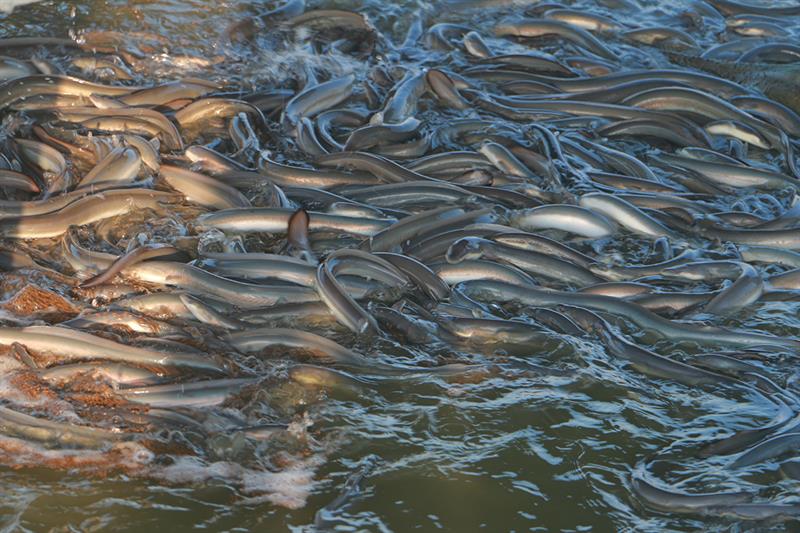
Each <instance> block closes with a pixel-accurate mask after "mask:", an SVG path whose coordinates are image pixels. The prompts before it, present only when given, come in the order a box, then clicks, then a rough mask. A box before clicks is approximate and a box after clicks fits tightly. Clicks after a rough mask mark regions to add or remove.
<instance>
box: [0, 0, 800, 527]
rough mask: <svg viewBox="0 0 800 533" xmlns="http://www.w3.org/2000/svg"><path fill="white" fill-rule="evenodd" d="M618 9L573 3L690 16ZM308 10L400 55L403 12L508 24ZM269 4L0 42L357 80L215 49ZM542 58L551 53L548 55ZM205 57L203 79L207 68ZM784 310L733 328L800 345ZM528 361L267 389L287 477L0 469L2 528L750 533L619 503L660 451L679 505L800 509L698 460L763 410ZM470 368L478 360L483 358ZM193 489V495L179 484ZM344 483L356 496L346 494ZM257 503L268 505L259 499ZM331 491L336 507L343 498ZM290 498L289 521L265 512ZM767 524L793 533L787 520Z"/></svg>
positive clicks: (595, 357)
mask: <svg viewBox="0 0 800 533" xmlns="http://www.w3.org/2000/svg"><path fill="white" fill-rule="evenodd" d="M518 4H525V2H519V3H518ZM614 4H615V2H613V1H608V2H598V3H594V2H587V3H585V5H586V6H591V9H597V10H598V12H601V13H605V14H609V15H612V16H613V17H614V18H616V19H617V20H624V21H625V22H628V23H630V24H631V25H632V26H637V25H638V26H646V25H653V24H656V23H658V24H662V25H674V24H676V20H678V19H677V18H676V16H677V14H678V13H680V12H681V11H682V10H684V9H687V8H689V7H690V6H691V3H690V2H685V1H683V0H679V1H675V2H668V3H667V2H658V1H645V0H641V1H639V2H636V1H635V0H634V1H632V2H630V5H632V6H633V8H631V7H625V4H628V2H620V3H619V4H620V6H621V7H615V5H614ZM309 5H310V7H322V6H324V7H335V8H341V9H354V8H357V9H359V10H361V11H363V12H365V13H367V14H368V15H369V17H370V20H371V21H372V23H373V24H374V25H375V26H376V27H377V28H379V29H380V30H381V31H382V32H384V33H385V34H386V35H387V36H389V37H390V38H391V39H392V40H394V41H395V42H398V41H400V40H402V38H403V36H404V34H405V32H406V30H407V28H408V26H409V24H410V22H411V20H412V15H414V14H416V13H420V14H422V15H423V17H424V19H425V20H426V26H429V25H431V24H432V23H434V22H443V21H449V22H458V23H464V24H467V25H471V26H474V27H475V28H476V29H477V30H478V31H481V30H484V31H483V33H484V35H486V36H489V35H491V31H490V28H491V27H492V26H493V25H494V23H495V21H497V20H500V19H501V18H502V17H503V16H505V15H506V14H508V13H509V12H514V10H516V9H519V7H514V6H512V7H499V8H496V9H495V8H492V9H488V8H487V9H479V10H457V9H454V8H452V7H451V6H444V5H442V4H440V3H437V2H411V1H408V2H391V3H390V2H379V1H368V2H364V3H359V2H346V1H331V2H309ZM575 5H578V6H581V5H584V3H576V4H575ZM270 7H271V4H269V3H268V4H257V3H252V2H247V1H238V0H231V1H227V2H202V1H194V2H193V1H177V0H173V1H170V0H152V1H149V2H135V3H128V2H121V1H107V2H42V3H37V4H33V5H29V6H24V7H21V8H18V9H16V10H15V11H14V12H13V13H11V14H9V15H0V34H3V35H9V36H11V35H56V36H64V35H80V34H81V33H82V32H84V31H88V30H99V29H101V30H116V31H121V32H129V31H145V32H153V33H156V34H159V35H162V36H164V37H166V40H167V44H166V45H165V50H164V53H163V54H162V55H157V56H155V57H153V64H152V65H151V69H152V74H151V76H153V77H159V76H164V77H166V78H172V79H174V78H179V77H180V76H181V75H194V76H203V77H209V78H212V79H217V80H220V81H225V82H226V83H227V84H228V85H229V86H232V87H236V86H241V87H242V88H244V89H245V90H253V89H260V88H268V87H270V86H280V85H281V84H282V82H283V81H284V80H285V79H290V78H295V77H297V76H298V73H301V72H303V69H304V68H308V67H309V66H311V67H314V66H321V67H322V68H324V69H332V70H337V69H338V70H340V71H348V70H355V71H357V72H364V71H365V70H366V68H367V67H366V65H362V64H360V62H359V61H358V60H355V59H353V58H350V57H346V56H342V55H336V54H334V55H332V56H328V57H315V56H314V55H313V54H309V53H308V51H307V50H306V49H304V48H303V47H301V46H297V45H287V44H286V43H284V42H280V41H276V39H275V37H274V35H272V34H271V33H270V32H269V31H267V32H265V33H261V34H259V35H258V37H257V40H256V42H255V44H254V45H253V46H252V47H248V46H236V47H230V46H229V45H225V44H223V43H222V42H221V40H220V35H221V33H222V32H223V31H224V30H225V28H226V27H227V26H228V25H229V24H230V23H231V22H232V21H235V20H239V19H241V18H243V17H246V16H248V15H249V14H254V13H259V12H264V11H265V10H266V9H268V8H270ZM587 8H588V7H587ZM720 24H721V23H720ZM720 31H721V30H720V27H719V26H714V25H713V24H711V25H708V26H706V27H705V28H703V29H702V30H701V31H699V32H694V33H693V36H694V37H695V38H696V39H698V41H700V42H703V43H711V42H716V40H717V34H718V33H719V32H720ZM490 42H492V41H491V40H490ZM498 42H499V41H498ZM611 46H612V47H613V48H614V49H615V50H618V51H620V52H621V53H622V54H623V57H624V58H625V59H624V60H623V62H624V63H625V64H628V65H631V66H633V65H642V66H652V65H658V64H659V61H660V59H659V56H658V54H655V53H654V52H652V51H650V50H649V49H646V48H636V47H634V46H631V45H627V44H619V43H617V44H612V45H611ZM517 49H519V50H523V49H524V47H522V46H519V47H518V48H517ZM545 49H547V50H548V51H551V52H555V53H556V55H559V54H561V53H562V52H561V51H560V50H559V48H558V45H557V44H555V45H546V46H545ZM42 53H44V54H46V52H42ZM51 59H52V60H54V61H56V62H58V61H60V60H61V59H62V58H59V57H58V56H56V57H51ZM209 59H210V60H211V62H212V63H214V64H213V65H211V66H207V67H206V66H204V65H203V64H204V62H205V61H206V60H209ZM390 60H391V58H390ZM394 60H396V61H404V62H408V61H416V62H419V63H420V64H422V65H429V66H434V65H438V64H442V63H445V64H449V65H451V66H457V65H458V64H459V61H461V60H460V59H458V58H453V57H451V56H450V55H448V54H447V53H445V52H429V53H424V52H423V51H422V50H421V51H420V53H419V54H417V55H414V56H413V57H410V58H409V57H406V58H395V59H394ZM197 65H200V67H201V68H197ZM143 81H144V80H143ZM639 249H641V250H642V252H637V250H639ZM623 250H624V252H625V257H626V258H627V259H628V260H630V261H634V260H635V259H636V258H637V255H638V256H640V257H639V258H641V257H643V254H644V241H638V240H637V239H635V238H625V239H622V240H618V241H616V242H615V243H611V244H608V245H606V247H605V249H603V250H601V252H602V253H608V254H618V255H619V254H620V252H621V251H623ZM631 250H633V251H631ZM797 312H798V306H797V304H794V303H765V304H763V305H760V306H759V307H758V308H757V309H756V310H755V311H753V313H752V314H751V315H750V316H749V317H747V318H741V319H738V318H733V319H730V321H729V322H728V324H727V325H730V326H737V325H745V326H747V327H748V328H749V329H751V330H762V331H773V332H776V333H781V334H787V335H796V334H797V332H798V328H799V327H800V323H799V322H798V321H797ZM344 340H347V339H346V338H344ZM360 348H361V349H362V351H364V352H365V353H370V354H375V355H376V356H378V357H385V358H391V357H398V356H403V357H411V358H416V359H424V358H425V357H427V356H430V355H438V356H441V357H442V358H443V359H444V360H447V359H448V358H451V357H453V356H456V357H457V356H459V354H456V353H453V352H452V349H450V348H446V347H433V348H432V349H431V350H432V351H433V353H432V354H425V353H424V350H421V349H419V348H411V347H404V346H400V345H397V344H395V343H393V342H391V341H388V340H383V341H380V342H379V343H378V344H377V345H375V346H363V347H360ZM656 349H657V350H661V351H662V353H665V354H669V355H678V356H680V355H681V348H680V347H675V346H672V345H671V344H669V343H662V344H660V345H657V346H656ZM525 355H526V356H527V357H525V358H523V359H524V360H525V361H529V362H534V363H538V364H541V365H544V366H549V367H553V368H555V369H558V370H561V371H563V372H562V374H563V375H557V376H542V375H538V373H535V372H530V371H528V370H525V368H524V366H520V367H519V368H517V369H515V368H507V369H504V370H502V371H498V372H494V373H490V374H484V375H480V376H456V377H446V376H428V377H419V378H414V379H410V378H404V379H402V380H401V379H389V378H380V379H379V378H376V381H378V385H376V386H375V387H374V388H373V390H370V391H368V392H367V393H363V394H359V395H356V396H350V397H348V396H347V395H336V394H331V395H330V396H329V397H325V398H322V397H314V396H313V395H309V394H308V393H306V392H303V393H300V392H296V391H289V392H286V393H285V394H284V395H283V396H281V394H282V393H278V392H275V391H269V392H267V395H268V396H269V395H271V396H270V397H269V398H268V399H267V400H265V402H266V403H269V404H270V405H278V404H280V405H281V406H283V408H285V409H286V411H287V412H292V413H297V412H300V411H301V410H305V411H306V417H307V418H306V419H307V420H308V421H309V423H311V424H312V425H310V427H308V428H307V432H308V434H307V438H308V439H309V440H310V444H309V445H308V454H309V456H308V462H307V464H304V465H301V466H297V467H296V468H295V470H293V471H291V472H287V473H285V474H283V475H276V476H272V477H265V478H263V479H260V478H253V479H251V480H250V481H249V485H248V483H245V485H244V486H243V485H242V484H241V483H228V482H226V481H224V480H217V481H215V480H213V479H212V480H207V479H204V478H205V475H203V474H200V473H197V472H193V470H192V467H191V465H186V466H185V469H184V470H183V472H182V475H184V476H185V478H184V479H183V480H182V481H178V482H176V483H168V482H165V480H152V479H138V478H135V477H134V478H131V479H128V478H126V477H125V476H120V475H111V476H110V477H108V478H105V479H103V478H95V477H92V476H85V475H84V474H80V473H69V472H63V471H54V470H51V469H47V468H42V469H25V470H21V471H17V470H15V469H13V468H8V467H2V468H0V487H1V488H0V494H2V498H0V516H2V521H3V522H2V524H1V525H2V526H3V527H6V528H7V530H9V531H11V530H29V531H99V530H115V531H147V530H151V531H189V530H195V529H198V528H206V529H208V530H212V531H218V530H239V531H245V530H260V531H278V530H285V529H292V530H295V531H305V530H310V529H312V528H314V526H315V525H316V526H318V527H322V528H331V529H333V528H335V529H337V530H340V531H356V530H368V531H410V530H419V531H432V530H436V529H443V530H448V531H477V530H484V531H554V530H564V531H586V530H590V529H593V530H595V531H625V530H628V531H663V530H717V531H722V530H729V529H730V528H734V529H737V530H738V529H742V530H747V529H748V528H750V527H751V526H748V525H734V524H735V522H733V521H730V520H728V519H724V518H715V517H713V516H712V517H697V516H692V515H688V516H686V515H684V516H681V515H669V514H661V513H656V512H653V511H650V510H647V509H645V508H644V507H643V506H642V505H641V504H640V503H639V502H638V501H637V500H636V499H635V498H634V496H633V495H632V494H631V490H630V479H631V473H632V472H634V471H636V470H637V469H641V468H643V465H645V464H649V463H648V461H650V460H651V459H653V458H654V457H655V456H656V455H658V457H659V462H658V463H657V464H655V465H650V466H649V468H650V471H651V472H652V473H653V474H655V475H657V476H659V477H660V478H661V479H662V480H664V481H665V482H667V483H669V484H672V485H673V486H675V487H677V488H679V489H681V490H685V491H688V492H707V491H708V492H710V491H726V490H754V491H757V492H758V493H759V495H760V496H762V497H763V498H764V499H765V500H771V501H781V502H786V503H791V502H798V501H799V500H800V498H798V494H797V492H798V487H799V486H800V485H798V482H797V481H791V480H785V479H782V477H781V476H780V474H779V473H777V472H776V470H775V469H774V468H772V469H770V468H764V469H763V471H759V470H758V469H749V470H738V471H735V470H729V469H726V468H725V465H726V462H727V461H728V459H725V458H711V459H698V458H695V457H693V455H692V452H693V450H695V449H696V448H697V446H698V443H699V442H701V441H705V440H707V439H709V438H711V437H712V436H714V435H722V434H728V433H729V432H731V431H732V430H734V429H741V428H743V427H751V426H753V425H756V424H758V423H763V422H765V421H767V420H769V419H770V418H771V417H772V416H773V415H774V412H773V411H772V406H771V405H770V404H767V403H766V402H763V403H759V402H758V401H753V399H752V398H747V397H745V396H738V397H737V396H735V395H732V394H730V393H728V394H725V395H720V394H717V393H715V392H714V391H712V390H703V389H701V388H694V387H687V386H683V385H680V384H675V383H670V382H668V381H665V380H658V379H651V378H646V377H644V376H643V375H641V374H639V373H637V372H636V371H635V370H633V369H631V368H628V367H626V365H625V364H623V363H622V362H620V361H619V360H616V359H613V358H611V357H610V356H609V355H607V354H606V353H605V351H604V349H603V348H602V346H600V345H599V344H596V343H590V342H588V341H581V340H579V339H572V340H570V344H569V347H565V348H563V349H560V350H558V351H556V352H553V353H550V352H543V351H542V348H541V347H537V346H531V347H530V354H525ZM471 357H472V360H477V361H481V360H482V356H480V355H474V354H473V355H471ZM487 359H489V358H487ZM412 360H413V359H412ZM771 370H772V371H773V376H774V377H775V380H776V381H777V382H778V383H783V382H785V380H786V379H787V378H789V377H790V376H791V375H792V374H793V372H794V368H793V365H790V364H788V363H786V364H784V365H783V366H778V367H775V366H773V367H772V368H771ZM309 396H311V397H309ZM306 404H307V405H306ZM303 405H306V407H303ZM234 459H235V457H234ZM193 476H195V477H196V478H197V479H200V480H201V481H199V482H196V483H195V482H192V478H193ZM224 477H225V476H219V478H224ZM359 478H361V480H360V482H359V483H353V482H355V481H356V480H357V479H359ZM175 479H177V478H173V480H175ZM348 480H350V481H351V483H352V484H353V485H354V486H356V487H357V490H354V491H351V492H347V490H346V488H345V487H347V486H348ZM167 481H169V480H167ZM265 492H266V493H268V494H269V495H270V496H269V497H264V493H265ZM343 494H344V495H345V496H346V497H345V498H342V499H340V498H339V497H340V496H341V495H343ZM306 497H307V499H306ZM304 500H305V504H304V505H302V506H300V507H299V508H297V509H287V508H286V507H284V506H281V505H276V502H277V503H285V502H286V501H289V502H290V503H294V504H296V503H297V502H303V501H304ZM752 527H756V528H763V527H767V526H764V525H763V524H762V525H758V526H752ZM771 527H775V528H777V529H784V528H786V529H787V530H790V529H793V528H794V527H796V524H794V525H792V524H791V523H778V524H773V525H772V526H771Z"/></svg>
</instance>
